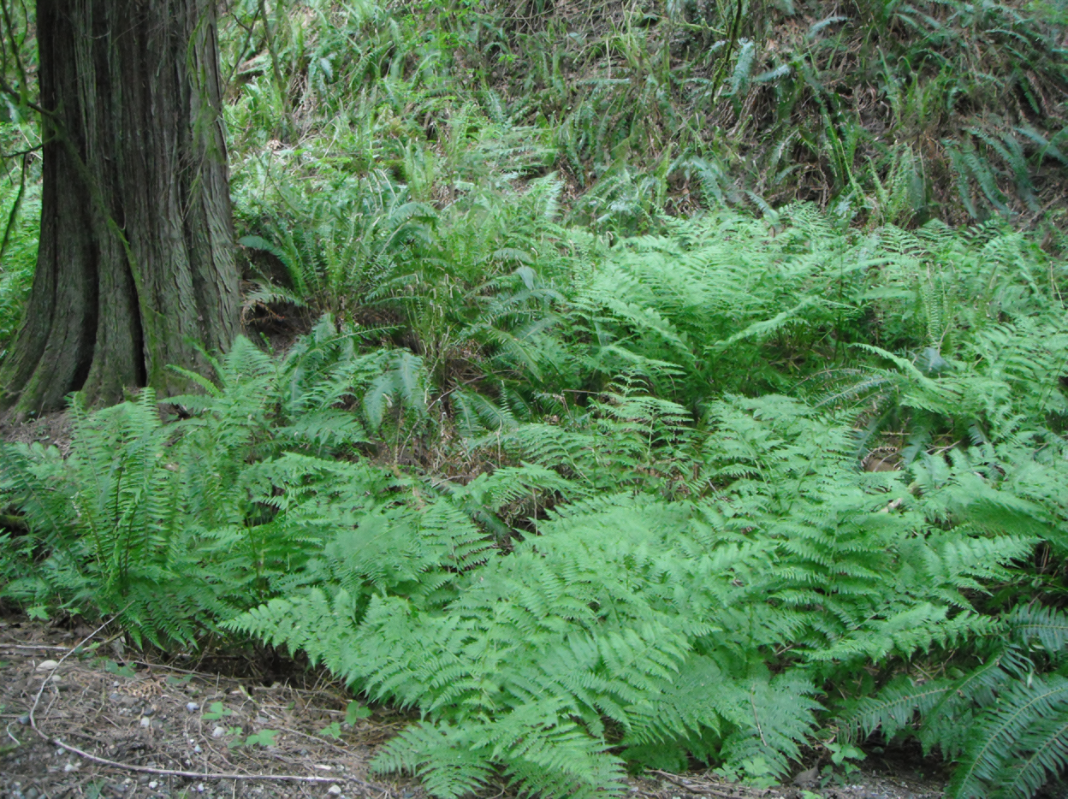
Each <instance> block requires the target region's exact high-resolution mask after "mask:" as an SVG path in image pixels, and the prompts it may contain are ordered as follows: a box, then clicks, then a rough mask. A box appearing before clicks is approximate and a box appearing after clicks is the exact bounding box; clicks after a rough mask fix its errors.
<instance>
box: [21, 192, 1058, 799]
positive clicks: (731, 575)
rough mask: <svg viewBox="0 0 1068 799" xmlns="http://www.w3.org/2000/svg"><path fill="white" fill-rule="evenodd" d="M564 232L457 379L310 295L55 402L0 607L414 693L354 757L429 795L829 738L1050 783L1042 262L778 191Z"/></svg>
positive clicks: (508, 288)
mask: <svg viewBox="0 0 1068 799" xmlns="http://www.w3.org/2000/svg"><path fill="white" fill-rule="evenodd" d="M559 235H560V236H561V237H563V238H566V237H568V236H573V237H574V240H575V241H576V242H578V241H581V240H582V236H581V234H578V233H574V234H572V233H568V232H567V231H563V232H560V233H559ZM561 240H562V239H561ZM578 252H583V253H584V256H583V257H584V258H585V265H584V266H583V267H582V268H579V269H576V270H574V272H573V281H572V282H571V283H570V284H565V283H564V282H563V281H562V280H560V277H559V276H555V277H551V278H550V273H540V272H539V271H538V269H536V268H535V267H534V266H531V267H529V271H525V268H524V267H520V268H517V269H515V270H512V271H511V272H504V273H503V274H502V276H501V277H500V278H499V279H497V280H496V281H495V282H493V283H492V284H487V285H486V287H485V288H484V289H483V290H481V291H480V292H479V293H477V294H476V295H475V298H474V299H473V300H472V301H473V303H474V304H475V305H477V306H481V307H486V308H490V309H492V308H501V309H502V310H501V312H500V314H499V315H493V314H491V315H490V317H489V320H491V321H489V322H488V323H487V324H486V325H485V326H483V327H482V328H480V329H481V330H483V331H486V330H491V329H492V330H497V331H499V332H502V331H504V330H510V331H511V338H508V337H504V336H497V337H495V338H492V339H486V340H485V343H484V344H483V345H482V347H483V349H482V350H481V356H480V358H477V359H476V358H472V359H471V360H470V361H469V362H468V364H467V366H466V367H464V368H466V369H470V370H476V369H477V371H472V372H468V374H470V375H471V376H470V377H464V378H462V379H461V378H460V376H459V373H458V372H456V371H455V369H456V368H458V367H457V366H456V364H455V363H454V364H453V366H452V367H450V368H451V369H453V370H454V371H442V370H441V365H442V360H441V359H442V357H443V350H441V349H437V350H435V349H426V348H422V349H419V350H418V351H416V352H413V351H412V350H411V349H408V348H405V347H401V346H397V345H396V344H392V343H390V342H389V341H388V340H386V341H385V342H383V339H382V337H381V335H382V334H381V331H380V330H379V329H375V328H367V327H364V326H352V325H348V324H341V323H339V322H338V321H337V320H335V319H333V318H330V317H325V318H324V319H322V320H321V321H320V323H319V324H318V325H317V326H316V327H315V328H314V329H313V331H312V332H311V333H310V334H309V335H307V336H305V337H303V338H301V339H300V340H299V341H297V342H296V343H295V344H294V346H292V347H291V348H290V350H289V351H288V352H287V354H286V355H285V357H283V358H272V357H271V356H269V355H267V354H264V353H263V352H261V351H260V350H259V349H257V348H256V347H254V346H253V345H252V344H251V343H249V342H248V341H246V340H242V341H241V342H240V343H239V344H238V345H237V346H236V347H235V348H234V349H233V351H231V352H230V353H228V354H227V355H225V356H222V357H220V358H219V359H218V360H217V361H216V364H215V372H216V374H215V375H214V376H213V377H212V378H211V379H208V378H204V377H200V376H196V375H190V378H191V379H193V380H195V381H197V382H199V383H200V385H201V387H202V388H203V393H201V394H198V395H191V396H187V397H173V398H169V399H168V400H167V403H166V404H164V405H163V406H162V407H163V408H164V409H167V408H170V409H171V412H174V411H175V410H177V411H179V412H180V414H179V415H180V416H181V417H183V418H182V419H181V420H179V421H176V422H174V423H172V424H163V423H161V421H160V417H159V413H158V410H157V403H156V400H155V398H154V397H153V396H152V394H151V392H145V393H143V394H142V395H141V397H140V398H139V399H138V400H137V401H136V402H132V403H127V404H125V405H122V406H118V407H116V408H113V409H108V410H106V411H102V412H99V413H96V414H91V413H89V412H87V411H85V410H84V409H82V408H81V407H80V406H79V405H78V403H77V400H75V403H74V405H73V406H72V414H73V416H74V418H75V440H74V443H73V445H72V454H71V456H70V457H69V458H68V459H66V460H64V459H62V458H60V457H59V455H58V453H56V452H55V451H54V450H46V449H42V448H40V447H25V446H10V445H8V446H5V448H4V450H3V457H2V458H0V491H2V492H3V494H2V496H3V497H4V503H5V504H9V505H11V506H12V507H13V508H14V509H16V510H17V511H18V512H19V514H20V523H19V526H20V529H19V530H11V531H9V532H8V533H7V534H5V536H6V540H5V543H6V544H7V545H8V546H7V548H6V549H5V550H4V552H3V555H2V556H0V573H2V574H3V575H4V576H5V584H4V587H3V589H2V596H3V597H5V598H7V599H11V600H15V601H18V602H20V603H22V604H24V605H26V606H28V607H32V608H35V609H36V612H38V613H54V612H64V613H74V614H116V615H117V616H118V617H119V619H120V620H121V621H122V623H123V624H124V625H125V627H126V628H127V629H128V630H129V631H130V633H131V634H132V635H133V636H134V637H135V640H136V641H138V642H142V643H143V642H152V643H154V644H157V645H167V643H168V642H180V643H182V644H184V645H195V644H196V643H197V642H198V641H201V640H203V638H204V636H205V635H209V634H215V635H232V634H235V633H242V634H251V635H253V636H256V637H258V638H260V639H261V640H263V641H265V642H269V643H272V644H275V645H280V646H285V647H288V648H289V649H290V650H291V651H293V652H296V651H298V650H299V651H302V652H304V653H306V654H307V655H308V656H309V657H310V658H311V660H312V661H314V662H317V663H322V664H324V665H325V666H326V667H327V668H328V669H330V670H331V671H332V672H333V673H335V674H337V675H338V676H339V677H341V678H342V679H344V680H345V681H346V682H347V683H348V684H349V685H350V686H351V688H352V689H353V690H354V691H356V692H362V693H365V694H367V695H368V696H370V697H372V698H374V699H377V700H380V701H390V702H395V703H397V704H399V705H402V706H406V707H412V708H414V709H417V710H418V711H419V714H420V716H421V718H422V721H421V722H420V723H418V724H416V725H413V726H412V727H411V728H410V729H408V730H407V731H405V732H403V733H402V734H401V735H399V736H398V737H397V738H396V739H394V740H393V741H392V742H390V743H389V744H387V745H386V746H385V747H384V748H383V749H382V750H381V751H380V753H379V755H378V757H377V760H376V764H377V766H378V767H379V768H380V769H382V770H386V771H408V772H412V773H415V774H418V775H420V776H421V777H422V778H423V780H424V782H425V784H426V786H427V788H428V789H429V790H430V791H431V792H432V793H434V794H435V795H438V796H443V797H450V796H461V795H464V794H465V793H467V792H469V791H471V790H474V789H476V788H477V787H478V786H481V785H484V784H485V783H486V781H487V780H488V779H489V778H490V777H491V776H493V775H496V774H498V773H503V774H505V775H507V777H508V778H509V779H510V780H511V781H512V782H513V783H514V784H515V786H516V787H517V788H519V789H520V790H524V791H528V792H533V793H537V794H541V795H546V796H584V795H591V796H592V795H594V794H597V793H600V792H604V791H614V790H618V789H620V788H621V786H622V779H623V776H624V774H625V773H626V770H627V769H633V768H640V767H643V766H651V767H657V768H672V769H680V768H685V767H686V765H687V764H688V763H691V762H694V761H700V762H707V763H709V764H713V765H716V766H718V767H720V768H722V769H723V773H727V774H732V775H736V776H739V777H742V778H748V779H753V780H765V781H767V780H775V779H779V778H782V777H783V776H784V775H786V774H787V772H788V771H789V770H790V769H791V768H792V766H793V764H795V763H796V762H797V761H798V758H799V757H800V756H801V752H802V751H803V749H804V747H808V746H813V745H816V746H819V745H821V744H819V743H818V742H819V741H823V742H827V741H831V742H835V741H838V742H839V743H835V744H834V745H835V746H839V747H841V746H844V745H845V742H846V741H847V740H849V737H848V736H849V735H850V734H851V733H852V734H853V735H854V736H857V735H858V734H860V735H871V734H885V735H895V734H916V735H918V736H919V737H920V740H921V741H923V743H924V745H925V746H927V747H929V748H938V749H940V750H941V751H942V752H943V753H944V754H945V756H946V757H947V758H948V759H950V760H954V761H959V763H960V766H959V769H958V771H957V772H956V776H955V777H954V782H953V783H952V785H951V788H952V790H953V791H954V794H953V795H955V796H973V795H974V796H978V795H984V793H983V792H984V791H987V790H988V789H990V788H991V786H1009V785H1011V786H1013V787H1012V788H1011V790H1010V789H1009V788H1006V789H1005V795H1006V796H1028V795H1030V794H1031V793H1033V792H1034V791H1035V790H1037V789H1038V787H1040V786H1041V784H1043V783H1044V782H1045V781H1046V780H1047V779H1048V778H1049V777H1051V776H1053V775H1056V774H1058V773H1060V772H1061V771H1062V770H1063V756H1062V753H1063V751H1064V735H1063V724H1059V722H1058V721H1057V719H1061V718H1062V716H1063V711H1064V706H1065V705H1064V700H1063V685H1062V683H1063V682H1064V679H1065V675H1064V674H1063V657H1062V655H1063V641H1062V640H1061V638H1063V636H1062V635H1060V633H1059V632H1058V630H1059V629H1061V627H1062V626H1063V620H1062V619H1061V615H1062V614H1061V612H1060V611H1059V610H1057V609H1056V608H1057V607H1058V606H1059V605H1060V604H1061V603H1062V602H1063V596H1064V590H1063V585H1064V556H1065V547H1066V541H1068V538H1066V530H1068V502H1066V500H1065V495H1064V492H1063V488H1062V487H1063V486H1064V485H1065V484H1066V483H1068V446H1066V444H1065V439H1064V430H1065V420H1066V416H1068V407H1066V396H1065V391H1064V386H1063V384H1062V382H1061V380H1060V376H1061V375H1062V374H1063V372H1064V365H1065V364H1066V363H1068V329H1066V328H1068V314H1066V313H1065V309H1064V306H1063V303H1062V302H1061V300H1060V295H1059V293H1058V292H1059V287H1060V286H1061V285H1062V283H1063V277H1064V275H1063V269H1064V267H1063V265H1062V264H1058V263H1057V262H1055V261H1052V260H1050V259H1048V258H1047V257H1046V256H1045V255H1043V254H1042V253H1041V251H1039V250H1038V249H1037V248H1035V247H1034V246H1033V245H1031V244H1030V243H1029V242H1028V241H1027V240H1026V239H1025V238H1023V237H1020V236H1018V235H1016V234H1012V233H1009V232H1005V231H1002V230H1000V229H998V228H996V227H985V228H979V229H976V230H972V231H968V232H966V233H965V234H954V233H952V232H950V231H949V230H948V229H946V228H944V227H939V226H933V227H928V228H924V229H922V230H920V231H918V232H915V233H910V232H904V231H901V230H899V229H896V228H890V227H887V228H881V229H877V230H874V231H871V232H868V233H859V232H850V231H849V230H847V229H843V228H841V227H839V226H838V225H837V223H835V222H834V221H832V220H830V219H828V217H826V216H823V215H820V214H819V213H817V212H815V211H814V210H812V209H810V208H805V207H796V208H790V209H784V210H783V211H782V212H780V214H779V215H778V216H777V218H776V219H775V220H771V221H767V220H766V221H762V222H761V221H755V220H753V219H751V218H748V217H745V216H740V215H736V214H731V213H719V214H715V215H710V216H708V217H706V218H700V219H694V220H691V221H688V222H677V223H668V224H667V225H666V227H665V233H664V234H663V235H660V236H647V237H643V238H638V239H632V240H625V241H621V242H619V243H618V245H617V246H615V247H612V248H604V247H600V246H597V245H591V246H590V247H589V249H584V250H576V251H575V253H578ZM568 257H574V254H572V255H569V256H568ZM509 275H511V277H509ZM549 279H552V280H554V281H555V282H554V285H553V286H552V287H551V288H550V287H549V286H548V285H547V282H546V281H548V280H549ZM510 280H511V281H512V282H509V281H510ZM524 292H526V293H524ZM492 320H506V321H507V325H508V326H507V327H505V325H504V324H503V323H498V322H496V321H492ZM474 324H476V325H477V324H478V323H474ZM444 329H445V330H449V329H450V328H448V327H446V328H444ZM451 329H452V330H453V331H455V330H456V328H451ZM456 340H460V339H456ZM466 340H473V339H466ZM490 342H493V344H492V346H491V343H490ZM773 392H774V393H773ZM932 662H933V663H944V664H946V668H947V669H949V671H947V672H946V676H945V677H944V678H940V679H939V680H937V681H934V682H931V681H926V682H925V681H922V680H920V679H918V678H917V675H919V674H925V673H927V670H926V668H925V665H924V664H928V663H932ZM1038 719H1041V723H1038V721H1037V720H1038ZM1031 720H1035V723H1031ZM962 731H967V732H966V734H963V735H962ZM1020 763H1026V764H1027V765H1026V766H1025V767H1023V768H1021V767H1020V765H1019V764H1020Z"/></svg>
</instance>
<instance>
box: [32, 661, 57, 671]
mask: <svg viewBox="0 0 1068 799" xmlns="http://www.w3.org/2000/svg"><path fill="white" fill-rule="evenodd" d="M58 665H59V661H58V660H42V661H41V662H40V663H38V664H37V671H52V669H54V668H55V667H56V666H58Z"/></svg>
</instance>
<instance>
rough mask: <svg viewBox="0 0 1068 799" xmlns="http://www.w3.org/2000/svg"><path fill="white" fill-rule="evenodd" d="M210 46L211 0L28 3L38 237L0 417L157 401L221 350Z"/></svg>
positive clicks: (228, 260)
mask: <svg viewBox="0 0 1068 799" xmlns="http://www.w3.org/2000/svg"><path fill="white" fill-rule="evenodd" d="M215 36H216V27H215V15H214V7H213V0H38V2H37V37H38V46H39V48H40V86H41V101H40V104H41V106H42V107H43V109H44V112H45V113H44V116H43V119H42V131H43V134H44V139H45V146H44V187H43V195H42V210H41V241H40V247H39V251H38V252H39V254H38V259H37V273H36V275H35V277H34V282H33V289H32V291H31V293H30V300H29V305H28V307H27V310H26V316H25V321H24V323H23V326H22V329H21V330H20V331H19V335H18V338H17V339H16V343H15V346H14V347H13V349H12V351H11V353H10V356H9V358H8V360H7V363H5V364H4V366H3V370H2V372H0V386H3V387H4V393H3V395H2V396H0V407H5V408H14V409H15V410H16V411H17V412H19V413H20V414H23V413H26V412H41V411H47V410H51V409H55V408H59V407H62V405H63V402H64V398H65V396H66V395H67V394H68V393H69V392H71V391H76V390H81V391H83V392H85V394H86V395H87V399H88V401H89V402H90V403H93V404H104V403H112V402H116V401H119V400H121V399H122V398H123V390H124V389H127V388H134V387H141V386H145V385H150V386H153V387H155V388H156V389H157V390H158V391H159V392H160V393H161V394H163V395H166V394H168V393H173V392H174V391H177V390H180V389H181V388H182V387H183V384H184V381H182V379H181V377H180V376H179V375H177V374H175V373H173V372H171V371H169V370H168V368H167V367H168V366H169V365H171V364H176V365H179V366H184V367H187V368H192V369H198V370H202V369H204V368H205V366H206V364H205V363H204V362H203V357H202V356H201V355H200V354H199V352H198V350H197V346H198V345H199V346H201V347H204V348H205V349H207V350H208V351H211V350H215V349H226V348H227V347H228V346H229V344H230V342H231V341H232V340H233V337H234V335H235V332H236V327H237V304H238V296H237V273H236V268H235V264H234V245H233V231H232V227H231V218H230V199H229V194H228V186H227V173H226V144H225V139H224V136H223V130H222V122H221V119H220V109H221V85H220V84H221V80H220V77H219V67H218V50H217V44H216V39H215Z"/></svg>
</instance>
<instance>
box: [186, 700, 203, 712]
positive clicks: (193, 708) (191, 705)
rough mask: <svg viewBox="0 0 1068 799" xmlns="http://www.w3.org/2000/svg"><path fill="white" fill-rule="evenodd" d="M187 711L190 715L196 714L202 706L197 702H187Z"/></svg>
mask: <svg viewBox="0 0 1068 799" xmlns="http://www.w3.org/2000/svg"><path fill="white" fill-rule="evenodd" d="M185 709H186V710H188V711H189V712H190V713H195V712H196V711H197V710H199V709H200V705H198V704H197V703H196V702H186V704H185Z"/></svg>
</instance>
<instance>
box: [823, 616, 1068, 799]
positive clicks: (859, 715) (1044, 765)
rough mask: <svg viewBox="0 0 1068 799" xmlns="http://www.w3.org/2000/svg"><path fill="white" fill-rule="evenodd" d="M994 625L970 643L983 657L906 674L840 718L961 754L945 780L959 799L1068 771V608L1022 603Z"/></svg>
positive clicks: (1019, 793)
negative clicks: (924, 674)
mask: <svg viewBox="0 0 1068 799" xmlns="http://www.w3.org/2000/svg"><path fill="white" fill-rule="evenodd" d="M992 633H993V634H992V635H991V636H989V637H984V638H981V639H979V640H978V641H977V642H976V645H977V649H978V653H979V654H980V655H981V657H982V660H981V662H980V664H979V665H977V666H972V667H970V668H969V667H967V666H966V665H963V664H960V665H956V666H955V667H954V668H952V669H950V670H948V671H949V674H948V675H947V676H944V677H940V678H937V679H932V680H918V679H916V678H914V677H909V676H902V677H900V678H898V679H896V680H895V681H894V682H892V683H890V684H889V685H887V686H886V687H885V688H883V689H882V690H881V691H880V692H879V694H878V695H876V696H875V697H872V698H867V699H863V700H860V701H857V702H855V703H853V704H851V705H849V706H847V707H846V708H844V709H843V716H842V721H843V723H844V724H845V725H847V727H848V728H851V729H853V730H854V731H855V732H860V733H862V734H864V735H871V734H873V733H874V732H875V731H877V730H878V731H879V732H881V733H882V734H883V735H885V736H886V737H888V738H889V737H894V736H895V735H902V734H907V735H915V736H917V737H918V738H919V740H920V742H921V743H922V744H923V746H924V748H925V749H926V750H932V749H935V748H938V749H940V750H941V751H942V752H943V754H944V755H945V756H946V757H947V758H949V759H951V760H955V761H957V762H958V765H957V768H956V769H955V771H954V773H953V778H952V780H951V781H950V784H949V786H948V788H947V794H948V795H949V796H951V797H955V799H978V798H979V797H991V799H1027V797H1030V796H1033V795H1034V794H1035V793H1037V792H1038V791H1039V790H1040V789H1041V788H1042V787H1043V786H1044V785H1045V784H1046V783H1047V782H1048V781H1049V780H1050V778H1053V777H1056V776H1058V775H1063V774H1064V773H1065V771H1066V770H1068V666H1066V662H1068V661H1066V657H1065V654H1066V651H1068V615H1066V614H1065V613H1064V612H1063V611H1061V610H1055V609H1052V608H1044V607H1042V606H1039V605H1034V606H1028V605H1023V604H1021V605H1019V606H1017V607H1016V608H1014V609H1013V610H1012V611H1011V612H1009V613H1007V614H1006V615H1005V617H1004V618H1003V619H1002V620H1001V622H1000V623H999V624H998V626H997V627H996V628H995V629H994V630H993V631H992ZM962 666H963V667H962ZM916 719H919V725H918V727H914V726H913V724H914V722H915V720H916Z"/></svg>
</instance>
